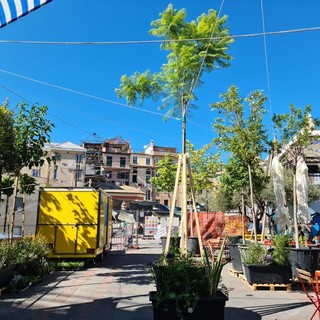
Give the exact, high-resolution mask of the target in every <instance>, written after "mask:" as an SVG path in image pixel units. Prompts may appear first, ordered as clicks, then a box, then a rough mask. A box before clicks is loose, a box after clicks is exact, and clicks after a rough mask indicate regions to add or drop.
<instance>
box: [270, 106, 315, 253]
mask: <svg viewBox="0 0 320 320" xmlns="http://www.w3.org/2000/svg"><path fill="white" fill-rule="evenodd" d="M311 111H312V107H311V106H310V105H308V106H306V107H305V109H304V110H302V109H300V108H296V107H295V106H294V105H293V104H291V105H290V113H286V114H274V115H273V118H272V121H273V123H274V126H275V129H276V130H275V132H276V134H277V140H278V141H279V143H280V145H281V146H282V152H283V154H284V155H285V159H286V165H287V166H289V167H290V168H291V169H292V175H293V188H292V189H293V222H294V229H295V242H296V247H297V248H299V234H298V216H297V183H296V182H297V171H298V163H299V161H300V160H301V159H303V157H304V153H305V150H306V149H307V148H308V146H310V144H311V143H312V142H313V141H316V140H318V139H319V136H318V135H315V134H314V130H315V129H316V127H317V126H319V125H320V121H319V119H313V121H312V119H311Z"/></svg>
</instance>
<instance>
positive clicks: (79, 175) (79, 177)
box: [75, 171, 81, 181]
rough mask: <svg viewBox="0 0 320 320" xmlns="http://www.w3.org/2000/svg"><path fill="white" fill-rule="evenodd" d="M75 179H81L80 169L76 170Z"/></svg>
mask: <svg viewBox="0 0 320 320" xmlns="http://www.w3.org/2000/svg"><path fill="white" fill-rule="evenodd" d="M75 179H76V181H81V171H76V175H75Z"/></svg>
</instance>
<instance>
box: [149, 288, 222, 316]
mask: <svg viewBox="0 0 320 320" xmlns="http://www.w3.org/2000/svg"><path fill="white" fill-rule="evenodd" d="M156 294H157V291H151V292H149V300H150V301H151V302H152V308H153V319H154V320H163V319H165V320H177V319H180V317H179V314H178V313H177V310H176V306H175V305H174V303H172V304H170V302H168V303H160V304H157V302H156ZM227 300H228V297H227V296H226V295H224V294H223V293H222V292H221V291H218V292H217V295H216V296H214V297H200V299H199V301H198V303H197V305H196V307H195V308H194V309H193V308H188V307H186V308H185V309H184V310H183V312H182V314H181V315H180V316H182V317H183V319H184V320H207V319H211V318H214V319H215V320H224V309H225V304H226V301H227ZM164 304H166V308H165V307H164ZM182 305H184V301H181V306H182Z"/></svg>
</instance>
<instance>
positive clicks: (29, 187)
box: [19, 173, 38, 195]
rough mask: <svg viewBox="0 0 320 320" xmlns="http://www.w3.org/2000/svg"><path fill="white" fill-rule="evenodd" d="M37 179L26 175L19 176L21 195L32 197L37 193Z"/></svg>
mask: <svg viewBox="0 0 320 320" xmlns="http://www.w3.org/2000/svg"><path fill="white" fill-rule="evenodd" d="M36 181H37V180H36V178H35V177H31V176H29V175H28V174H26V173H24V174H22V175H20V176H19V185H20V193H22V194H27V195H31V194H33V193H34V192H35V190H36V186H37V185H38V183H36Z"/></svg>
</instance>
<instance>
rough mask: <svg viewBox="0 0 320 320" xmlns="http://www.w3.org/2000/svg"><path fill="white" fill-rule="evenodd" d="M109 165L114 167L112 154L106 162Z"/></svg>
mask: <svg viewBox="0 0 320 320" xmlns="http://www.w3.org/2000/svg"><path fill="white" fill-rule="evenodd" d="M106 165H107V167H112V157H111V156H107V163H106Z"/></svg>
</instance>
